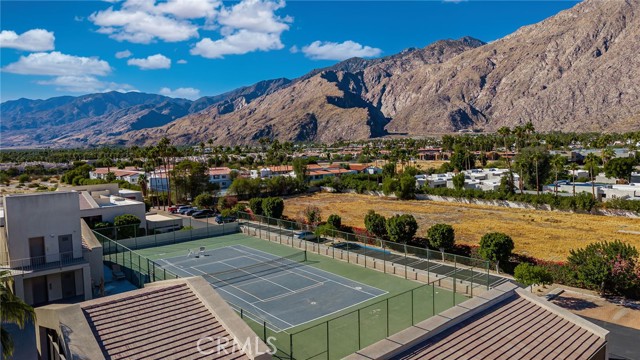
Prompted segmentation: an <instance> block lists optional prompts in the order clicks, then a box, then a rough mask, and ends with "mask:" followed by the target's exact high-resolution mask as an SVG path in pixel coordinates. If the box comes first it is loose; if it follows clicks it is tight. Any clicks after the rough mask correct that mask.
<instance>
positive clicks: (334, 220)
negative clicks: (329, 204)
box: [327, 214, 342, 230]
mask: <svg viewBox="0 0 640 360" xmlns="http://www.w3.org/2000/svg"><path fill="white" fill-rule="evenodd" d="M327 224H328V225H329V226H331V227H332V228H334V229H336V230H340V229H342V218H341V217H340V215H337V214H331V215H329V217H328V218H327Z"/></svg>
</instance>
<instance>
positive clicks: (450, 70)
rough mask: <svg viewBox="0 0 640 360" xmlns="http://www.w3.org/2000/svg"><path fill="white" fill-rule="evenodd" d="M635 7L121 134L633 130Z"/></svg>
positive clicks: (429, 52)
mask: <svg viewBox="0 0 640 360" xmlns="http://www.w3.org/2000/svg"><path fill="white" fill-rule="evenodd" d="M639 12H640V1H639V0H618V1H599V0H598V1H596V0H587V1H584V2H582V3H580V4H578V5H576V6H575V7H574V8H572V9H569V10H566V11H563V12H561V13H559V14H558V15H556V16H554V17H551V18H549V19H547V20H545V21H542V22H540V23H538V24H535V25H531V26H526V27H523V28H521V29H519V30H518V31H517V32H515V33H514V34H511V35H509V36H507V37H505V38H503V39H500V40H498V41H495V42H492V43H490V44H482V43H481V42H479V41H476V40H474V39H471V38H463V39H460V40H457V41H452V40H449V41H440V42H437V43H435V44H432V45H430V46H428V47H426V48H424V49H420V50H415V49H411V50H407V51H405V52H403V53H400V54H397V55H394V56H391V57H388V58H382V59H376V60H363V59H350V60H347V61H345V62H342V63H339V64H337V65H335V66H333V67H331V68H327V69H321V70H315V71H312V72H311V73H310V74H308V75H306V76H303V77H301V78H300V79H297V80H294V81H293V82H292V83H291V84H290V85H289V86H286V87H284V88H282V89H279V90H277V91H275V92H273V93H272V94H270V95H268V96H264V97H261V98H259V99H256V100H255V101H254V102H253V103H252V104H249V105H248V106H246V107H244V108H242V109H239V110H237V111H234V112H231V113H226V114H221V113H219V112H217V111H208V110H205V111H203V112H201V113H198V114H196V115H190V116H187V117H185V118H182V119H179V120H177V121H174V122H172V123H170V124H167V125H165V126H163V127H161V128H157V129H145V130H142V131H139V132H132V133H127V134H125V135H124V136H123V139H125V141H127V142H133V143H148V142H149V141H155V140H154V139H157V138H158V137H160V136H164V135H167V136H169V137H171V138H173V139H175V140H176V141H178V142H179V143H188V142H194V141H199V140H203V139H209V138H211V139H214V140H215V141H216V142H219V143H243V142H251V141H254V140H255V139H257V138H260V137H262V136H269V137H273V138H279V139H281V140H314V141H333V140H336V139H362V138H370V137H376V136H381V135H386V134H406V135H411V136H421V135H428V134H433V133H445V132H454V131H457V130H460V129H474V130H483V131H495V130H496V129H498V128H499V127H501V126H505V125H506V126H515V125H518V124H524V123H526V122H528V121H532V122H533V123H534V125H535V126H536V128H537V129H538V130H541V131H552V130H564V131H605V132H607V131H630V130H640V57H638V56H637V54H638V53H640V14H639Z"/></svg>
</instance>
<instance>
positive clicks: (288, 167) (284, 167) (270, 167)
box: [267, 165, 293, 172]
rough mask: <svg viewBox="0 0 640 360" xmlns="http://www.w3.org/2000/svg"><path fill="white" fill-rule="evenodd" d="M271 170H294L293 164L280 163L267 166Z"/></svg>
mask: <svg viewBox="0 0 640 360" xmlns="http://www.w3.org/2000/svg"><path fill="white" fill-rule="evenodd" d="M267 168H268V169H269V170H271V172H291V171H293V166H291V165H278V166H269V167H267Z"/></svg>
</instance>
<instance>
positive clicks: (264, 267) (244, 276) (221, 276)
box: [205, 251, 307, 285]
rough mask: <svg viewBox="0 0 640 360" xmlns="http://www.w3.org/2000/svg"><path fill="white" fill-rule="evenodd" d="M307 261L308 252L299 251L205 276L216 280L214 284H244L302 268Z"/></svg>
mask: <svg viewBox="0 0 640 360" xmlns="http://www.w3.org/2000/svg"><path fill="white" fill-rule="evenodd" d="M306 261H307V252H306V251H299V252H297V253H294V254H291V255H287V256H282V257H277V258H274V259H269V260H266V261H259V262H256V263H255V264H251V265H247V266H242V267H236V268H233V269H229V270H224V271H218V272H211V273H206V274H205V276H207V277H210V278H212V279H213V280H214V284H217V283H219V284H220V285H224V284H234V283H239V282H243V281H246V280H249V279H255V278H257V277H265V276H268V275H270V274H274V273H277V272H280V271H286V270H288V269H291V268H295V267H298V266H300V265H301V264H302V263H304V262H306Z"/></svg>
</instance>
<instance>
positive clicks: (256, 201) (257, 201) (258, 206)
mask: <svg viewBox="0 0 640 360" xmlns="http://www.w3.org/2000/svg"><path fill="white" fill-rule="evenodd" d="M262 200H263V199H262V198H258V197H256V198H252V199H251V200H249V209H251V212H252V213H253V214H254V215H262Z"/></svg>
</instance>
